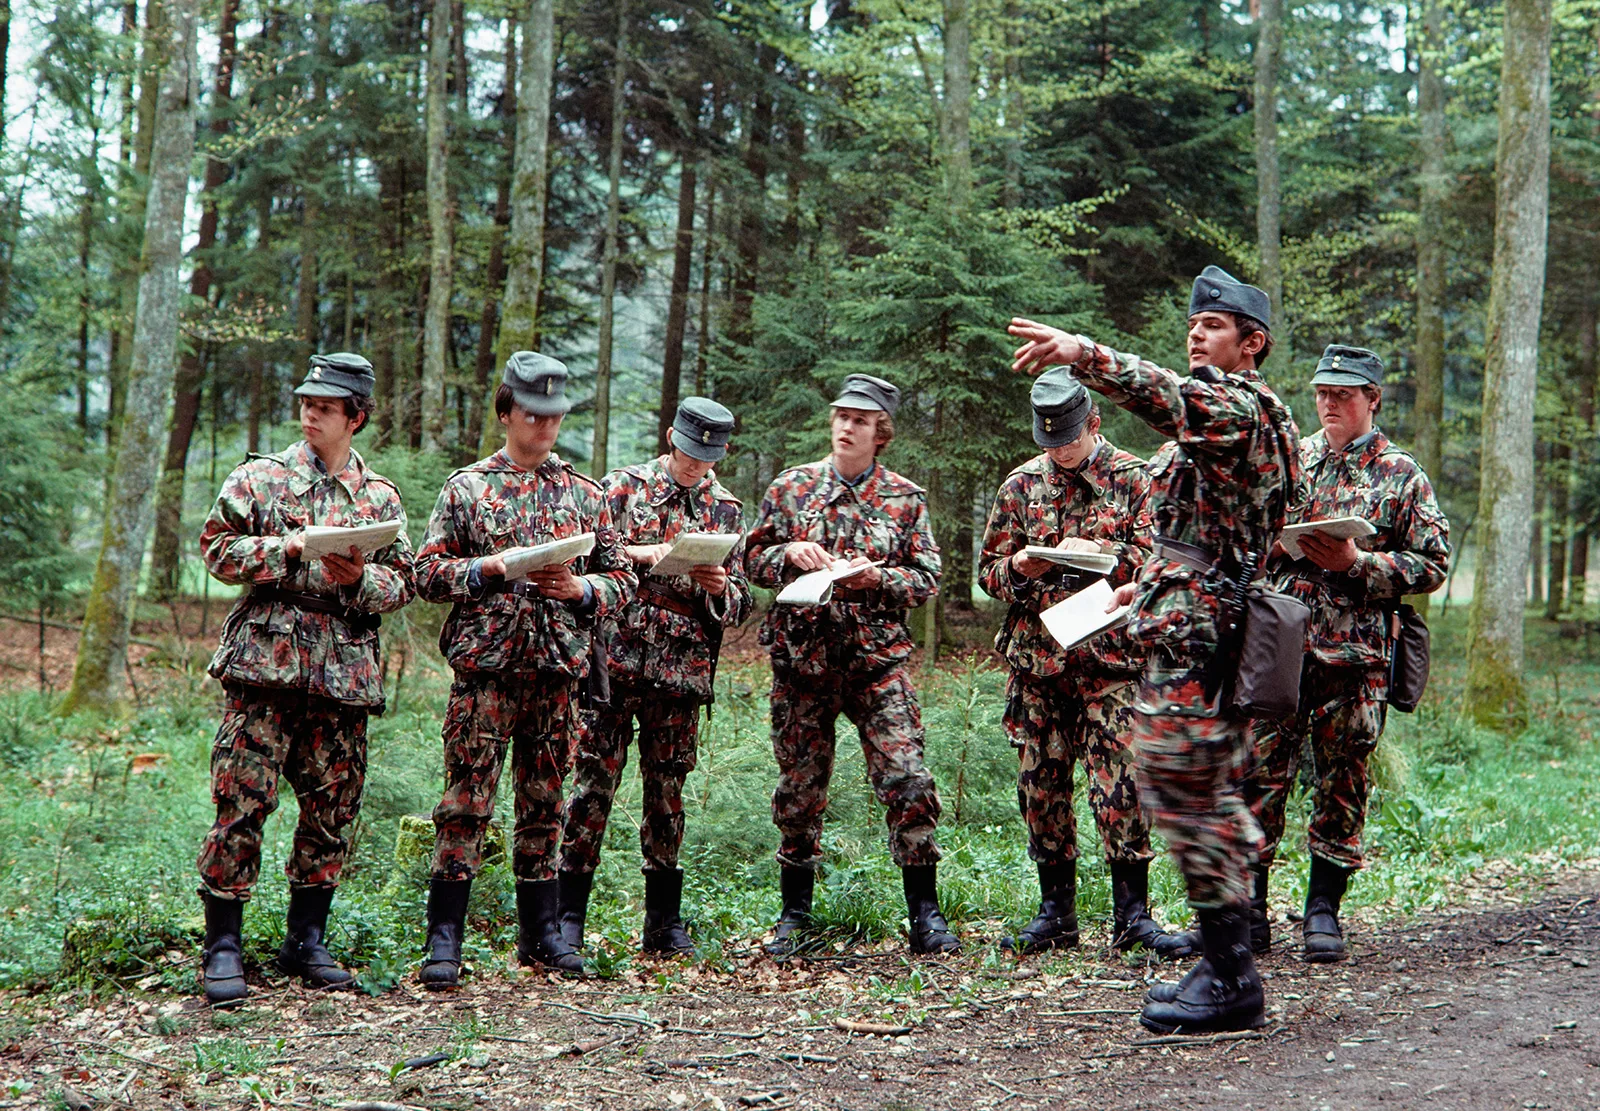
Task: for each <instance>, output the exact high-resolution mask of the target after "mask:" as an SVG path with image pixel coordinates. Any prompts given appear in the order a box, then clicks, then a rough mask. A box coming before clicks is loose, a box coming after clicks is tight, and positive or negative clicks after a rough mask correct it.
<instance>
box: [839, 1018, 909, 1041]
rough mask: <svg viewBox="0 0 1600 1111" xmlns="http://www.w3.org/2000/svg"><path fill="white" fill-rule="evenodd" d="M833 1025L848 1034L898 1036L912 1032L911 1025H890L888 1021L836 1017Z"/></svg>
mask: <svg viewBox="0 0 1600 1111" xmlns="http://www.w3.org/2000/svg"><path fill="white" fill-rule="evenodd" d="M833 1025H834V1026H835V1027H837V1028H838V1029H840V1030H843V1031H844V1032H845V1033H847V1034H883V1035H886V1036H888V1037H896V1036H898V1035H900V1034H909V1033H911V1027H909V1026H890V1025H889V1024H888V1023H887V1022H864V1021H862V1020H860V1019H854V1018H836V1019H834V1020H833Z"/></svg>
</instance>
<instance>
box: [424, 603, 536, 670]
mask: <svg viewBox="0 0 1600 1111" xmlns="http://www.w3.org/2000/svg"><path fill="white" fill-rule="evenodd" d="M525 604H526V603H524V602H523V601H522V599H520V598H518V597H517V596H516V595H515V594H487V595H485V596H484V597H483V598H481V599H479V600H478V601H475V602H463V603H460V604H458V605H457V606H456V607H455V609H454V610H452V611H451V613H450V618H449V620H448V621H446V622H445V623H444V629H443V630H442V631H441V632H440V634H439V648H440V650H441V651H442V652H443V653H444V657H445V659H447V660H449V661H450V666H451V667H452V668H454V669H455V670H457V671H501V670H504V669H505V667H506V664H507V662H508V661H509V660H510V659H511V658H512V655H513V652H514V651H515V649H516V644H515V642H516V641H517V640H519V639H525V637H518V635H517V622H518V619H519V617H520V614H521V607H522V606H523V605H525Z"/></svg>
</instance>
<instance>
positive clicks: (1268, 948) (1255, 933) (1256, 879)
mask: <svg viewBox="0 0 1600 1111" xmlns="http://www.w3.org/2000/svg"><path fill="white" fill-rule="evenodd" d="M1271 868H1272V862H1271V861H1268V862H1266V863H1264V864H1253V865H1251V867H1250V880H1251V883H1252V884H1253V888H1252V893H1251V896H1250V948H1251V950H1252V951H1253V952H1256V953H1263V954H1265V953H1270V952H1272V915H1271V914H1270V913H1269V912H1268V911H1267V877H1268V873H1269V871H1270V870H1271Z"/></svg>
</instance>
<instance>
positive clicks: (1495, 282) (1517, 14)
mask: <svg viewBox="0 0 1600 1111" xmlns="http://www.w3.org/2000/svg"><path fill="white" fill-rule="evenodd" d="M1550 18H1551V17H1550V0H1507V2H1506V7H1505V24H1504V27H1505V30H1504V57H1503V60H1502V63H1501V67H1500V107H1499V123H1500V135H1499V142H1498V145H1497V148H1496V151H1495V222H1494V269H1493V274H1492V277H1491V278H1490V284H1489V318H1488V328H1487V332H1488V343H1487V345H1486V348H1487V351H1486V360H1485V366H1484V391H1483V444H1482V448H1481V449H1480V458H1481V461H1482V462H1481V476H1480V481H1479V489H1478V515H1477V518H1476V520H1477V522H1478V569H1477V574H1476V575H1475V576H1474V579H1473V596H1472V614H1471V617H1470V619H1469V622H1470V640H1469V646H1468V650H1467V708H1468V710H1469V712H1470V713H1471V714H1472V716H1473V717H1474V718H1475V719H1476V720H1478V721H1479V722H1482V723H1485V724H1490V725H1499V726H1502V727H1506V728H1515V727H1517V725H1518V724H1519V723H1520V722H1521V721H1522V719H1523V715H1524V710H1525V705H1526V691H1525V689H1524V686H1523V679H1522V621H1523V611H1524V608H1525V606H1526V602H1527V589H1528V587H1527V582H1528V563H1527V560H1528V542H1529V537H1530V532H1531V525H1532V520H1533V403H1534V390H1535V385H1536V379H1537V371H1538V355H1539V313H1540V310H1541V308H1542V306H1543V303H1544V270H1545V247H1546V236H1547V233H1548V224H1549V214H1550Z"/></svg>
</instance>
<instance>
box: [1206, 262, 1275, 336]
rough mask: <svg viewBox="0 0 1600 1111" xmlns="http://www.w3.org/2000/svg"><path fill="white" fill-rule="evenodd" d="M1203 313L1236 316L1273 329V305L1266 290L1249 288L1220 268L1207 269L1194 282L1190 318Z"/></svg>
mask: <svg viewBox="0 0 1600 1111" xmlns="http://www.w3.org/2000/svg"><path fill="white" fill-rule="evenodd" d="M1201 312H1237V313H1243V314H1244V315H1245V316H1248V317H1250V318H1251V319H1252V320H1256V321H1259V322H1260V324H1261V326H1262V327H1263V328H1271V327H1272V302H1271V301H1270V300H1269V299H1268V298H1267V294H1266V291H1265V290H1261V289H1257V288H1256V287H1255V286H1253V285H1246V284H1245V283H1244V282H1241V281H1240V280H1239V279H1238V278H1235V277H1234V276H1233V275H1232V274H1230V273H1228V272H1227V271H1226V270H1224V269H1223V268H1222V267H1220V266H1208V267H1206V268H1205V269H1204V270H1202V271H1200V276H1199V277H1198V278H1196V279H1195V280H1194V289H1192V290H1191V291H1190V293H1189V315H1190V316H1193V315H1195V314H1196V313H1201Z"/></svg>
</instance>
